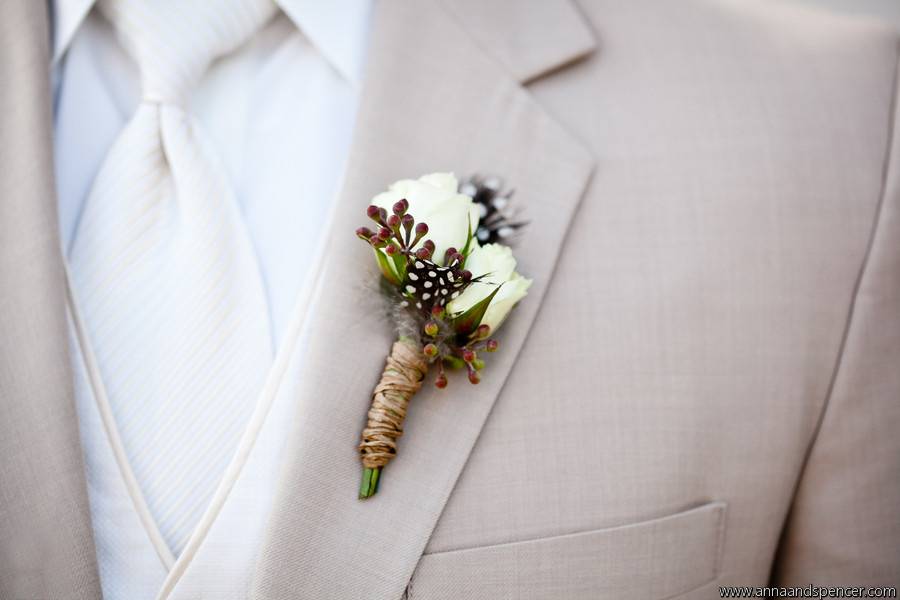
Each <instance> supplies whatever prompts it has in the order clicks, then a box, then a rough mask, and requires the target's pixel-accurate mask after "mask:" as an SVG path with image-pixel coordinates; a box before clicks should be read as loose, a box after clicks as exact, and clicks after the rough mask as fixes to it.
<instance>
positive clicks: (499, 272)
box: [447, 244, 531, 333]
mask: <svg viewBox="0 0 900 600" xmlns="http://www.w3.org/2000/svg"><path fill="white" fill-rule="evenodd" d="M465 268H466V269H468V270H469V271H471V272H472V276H473V277H479V276H482V275H484V278H483V279H482V280H481V281H480V282H475V283H472V284H470V285H469V287H467V288H466V291H464V292H463V293H462V294H460V295H459V297H458V298H456V299H455V300H454V301H452V302H451V303H450V304H449V305H447V309H448V310H449V312H450V313H451V314H457V313H463V312H465V311H467V310H468V309H469V308H471V307H473V306H475V305H476V304H478V303H479V302H480V301H481V300H483V299H484V298H486V297H487V296H488V295H490V293H491V292H493V291H494V290H495V289H496V287H497V285H500V284H503V285H502V286H501V287H500V291H499V292H497V295H496V296H494V299H493V300H491V303H490V305H489V306H488V308H487V311H486V312H485V313H484V318H482V319H481V323H482V324H484V325H490V327H491V333H493V332H495V331H497V328H498V327H500V324H501V323H502V322H503V320H504V319H505V318H506V315H508V314H509V311H511V310H512V308H513V306H515V305H516V303H517V302H518V301H519V300H521V299H522V298H524V297H525V294H526V293H527V292H528V288H529V286H531V280H530V279H526V278H525V277H522V276H521V275H519V274H518V273H516V259H515V257H514V256H513V253H512V249H511V248H509V247H508V246H503V245H502V244H487V245H485V246H475V247H474V248H472V250H471V252H470V253H469V256H468V258H466V266H465Z"/></svg>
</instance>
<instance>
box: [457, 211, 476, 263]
mask: <svg viewBox="0 0 900 600" xmlns="http://www.w3.org/2000/svg"><path fill="white" fill-rule="evenodd" d="M467 227H468V229H467V231H466V245H465V247H463V249H462V252H460V254H462V255H463V256H465V257H466V258H468V257H469V252H470V251H471V250H472V240H473V239H475V234H474V233H472V219H471V218H470V219H468V225H467Z"/></svg>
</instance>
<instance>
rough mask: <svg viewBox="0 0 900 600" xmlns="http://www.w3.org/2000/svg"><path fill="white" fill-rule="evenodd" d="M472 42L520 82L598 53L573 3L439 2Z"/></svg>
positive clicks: (549, 0)
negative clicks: (469, 36) (445, 6)
mask: <svg viewBox="0 0 900 600" xmlns="http://www.w3.org/2000/svg"><path fill="white" fill-rule="evenodd" d="M443 1H444V2H445V3H446V5H447V9H448V13H450V14H452V15H453V16H454V17H455V18H456V19H457V20H458V21H459V23H460V24H461V25H462V27H463V28H464V29H465V30H466V31H467V32H468V33H469V34H470V35H471V36H472V38H473V39H474V40H475V42H476V43H477V44H478V45H479V46H481V47H483V48H484V49H485V51H486V52H487V53H488V54H489V55H490V56H492V57H493V58H494V59H495V60H496V61H498V62H499V63H500V64H501V65H502V66H503V67H504V68H505V69H506V71H507V72H508V73H509V74H510V75H511V76H512V77H514V78H515V79H516V80H517V81H519V82H520V83H529V82H531V81H534V80H535V79H539V78H540V77H543V76H544V75H547V74H549V73H551V72H553V71H555V70H556V69H559V68H560V67H564V66H566V65H569V64H571V63H574V62H576V61H577V60H579V59H582V58H585V57H586V56H588V55H590V54H591V53H593V52H594V51H595V50H596V49H597V43H596V41H595V39H594V34H593V32H592V31H591V29H590V27H588V25H587V22H586V21H585V20H584V18H582V16H581V14H580V13H579V12H578V9H577V8H576V7H575V6H574V5H573V4H572V2H571V0H539V1H537V2H524V3H523V2H521V1H520V0H518V1H517V0H500V1H496V0H494V1H492V2H485V0H443Z"/></svg>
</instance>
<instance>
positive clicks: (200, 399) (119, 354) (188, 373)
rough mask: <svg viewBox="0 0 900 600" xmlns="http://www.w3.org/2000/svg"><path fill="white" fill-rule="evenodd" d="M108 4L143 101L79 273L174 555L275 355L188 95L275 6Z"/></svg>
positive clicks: (245, 249) (113, 390)
mask: <svg viewBox="0 0 900 600" xmlns="http://www.w3.org/2000/svg"><path fill="white" fill-rule="evenodd" d="M98 6H99V8H100V10H101V11H102V13H103V14H104V15H105V16H106V17H107V19H108V20H109V21H110V22H111V23H112V25H113V27H114V28H115V30H116V33H117V34H118V36H119V38H120V40H121V41H122V44H123V46H124V47H125V48H126V49H127V50H128V51H129V53H130V54H131V56H132V58H133V59H134V61H135V63H136V64H137V67H138V69H139V71H140V74H141V83H142V93H143V96H142V98H143V99H142V101H141V103H140V105H139V106H138V108H137V111H136V112H135V114H134V116H133V117H132V119H131V121H130V122H129V123H128V124H127V125H126V127H125V129H124V130H123V132H122V134H121V136H120V137H119V138H118V140H117V141H116V142H115V144H114V145H113V147H112V149H111V150H110V153H109V155H108V156H107V158H106V159H105V162H104V164H103V166H102V167H101V169H100V172H99V174H98V175H97V178H96V180H95V182H94V185H93V188H92V190H91V193H90V195H89V197H88V199H87V202H86V204H85V208H84V213H83V214H82V216H81V219H80V222H79V225H78V229H77V232H76V235H75V238H74V241H73V243H72V247H71V250H70V253H69V260H70V268H71V272H72V279H73V284H74V288H75V292H76V295H77V297H78V300H79V306H80V308H81V311H82V316H83V318H84V321H85V323H86V326H87V330H88V337H89V339H90V342H91V345H92V347H93V350H94V354H95V355H96V357H97V364H98V365H99V370H100V375H101V378H102V380H103V384H104V387H105V389H106V393H107V397H108V398H109V401H110V404H111V407H112V411H113V414H114V416H115V421H116V424H117V426H118V429H119V433H120V435H121V438H122V440H123V445H124V446H125V452H126V454H127V457H128V460H129V463H130V465H131V468H132V470H133V471H134V474H135V477H136V479H137V481H138V484H139V486H140V487H141V491H142V492H143V495H144V498H145V500H146V501H147V505H148V507H149V509H150V512H151V514H152V515H153V517H154V518H155V520H156V523H157V525H158V527H159V530H160V532H161V533H162V536H163V538H164V539H165V540H166V542H167V544H168V545H169V547H170V549H171V550H172V551H173V553H175V554H176V555H177V554H178V553H180V552H181V550H182V548H184V545H185V544H186V543H187V540H188V539H189V537H190V534H191V532H192V531H193V529H194V527H195V526H196V524H197V522H198V521H199V519H200V517H201V516H202V514H203V512H204V510H205V509H206V507H207V505H208V502H209V500H210V498H211V496H212V494H213V492H214V491H215V488H216V486H217V485H218V483H219V481H220V479H221V477H222V475H223V473H224V470H225V468H226V466H227V464H228V462H229V461H230V460H231V458H232V455H233V453H234V451H235V449H236V447H237V444H238V441H239V439H240V436H241V434H242V433H243V430H244V427H245V425H246V424H247V422H248V419H249V417H250V414H251V412H252V410H253V408H254V403H255V400H256V397H257V395H258V394H259V392H260V389H261V388H262V385H263V383H264V379H265V377H266V373H267V371H268V368H269V367H270V365H271V361H272V354H273V351H272V336H271V331H270V327H269V318H268V306H267V303H266V298H265V293H264V289H263V284H262V280H261V277H260V273H259V268H258V264H257V262H256V258H255V255H254V252H253V248H252V247H251V244H250V240H249V238H248V236H247V233H246V231H245V229H244V225H243V223H242V221H241V215H240V213H239V208H238V206H237V204H236V201H235V198H234V195H233V193H232V191H231V190H230V189H229V185H228V182H227V179H226V177H225V175H224V173H223V171H222V169H221V167H220V165H219V164H218V163H217V162H216V161H215V160H214V159H215V157H214V156H212V155H211V154H212V153H211V152H210V148H209V144H208V143H207V142H206V141H205V140H204V138H203V136H202V132H201V131H200V130H199V127H198V123H197V122H196V121H195V120H194V119H193V118H192V117H191V115H190V114H188V112H186V111H187V98H188V95H189V94H190V92H191V89H192V87H193V86H194V85H195V83H196V82H197V81H198V79H199V78H200V77H201V76H202V75H203V73H204V72H205V71H206V69H207V68H208V66H209V64H210V62H211V61H212V60H214V59H215V58H216V57H217V56H221V55H223V54H226V53H228V52H230V51H232V50H234V49H235V48H237V47H238V46H239V45H240V44H241V43H242V42H244V41H246V40H247V39H248V38H249V36H250V35H252V34H253V33H254V32H255V31H256V30H258V29H259V28H260V27H261V26H262V24H263V23H265V21H266V20H268V19H269V18H270V17H271V16H272V15H273V13H274V10H275V7H274V4H273V3H272V2H271V0H215V1H211V0H156V1H154V2H147V1H146V0H100V2H99V3H98ZM260 315H263V318H260ZM259 323H265V326H260V325H259Z"/></svg>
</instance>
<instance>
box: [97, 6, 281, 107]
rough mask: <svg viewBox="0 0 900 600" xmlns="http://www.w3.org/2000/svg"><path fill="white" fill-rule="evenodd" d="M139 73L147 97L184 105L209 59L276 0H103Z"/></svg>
mask: <svg viewBox="0 0 900 600" xmlns="http://www.w3.org/2000/svg"><path fill="white" fill-rule="evenodd" d="M98 7H99V9H100V11H101V12H102V13H103V15H104V16H105V17H106V18H107V19H108V20H109V21H110V23H111V24H112V26H113V28H114V29H115V30H116V34H117V35H118V37H119V39H120V40H121V42H122V45H123V46H124V47H125V48H126V50H127V51H128V53H129V54H130V55H131V57H132V59H133V60H134V61H135V63H137V67H138V70H139V71H140V74H141V85H142V94H143V97H144V99H145V100H150V101H154V102H161V103H171V104H177V105H182V106H183V105H184V103H185V100H186V98H187V96H188V95H189V94H190V92H191V90H192V89H193V88H194V86H195V85H196V83H197V81H199V79H200V78H201V77H202V76H203V74H204V73H205V72H206V70H207V69H208V68H209V65H210V64H211V63H212V62H213V61H214V60H215V59H216V58H218V57H220V56H224V55H226V54H228V53H229V52H231V51H233V50H234V49H236V48H237V47H239V46H240V45H241V44H242V43H244V42H245V41H246V40H247V39H248V38H249V37H250V36H251V35H253V33H254V32H256V31H257V30H258V29H259V28H260V27H262V26H263V24H264V23H265V22H266V21H267V20H268V19H269V18H271V16H272V15H273V14H274V12H275V4H274V3H273V2H272V0H214V1H213V0H155V1H153V2H147V1H146V0H100V2H99V3H98Z"/></svg>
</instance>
